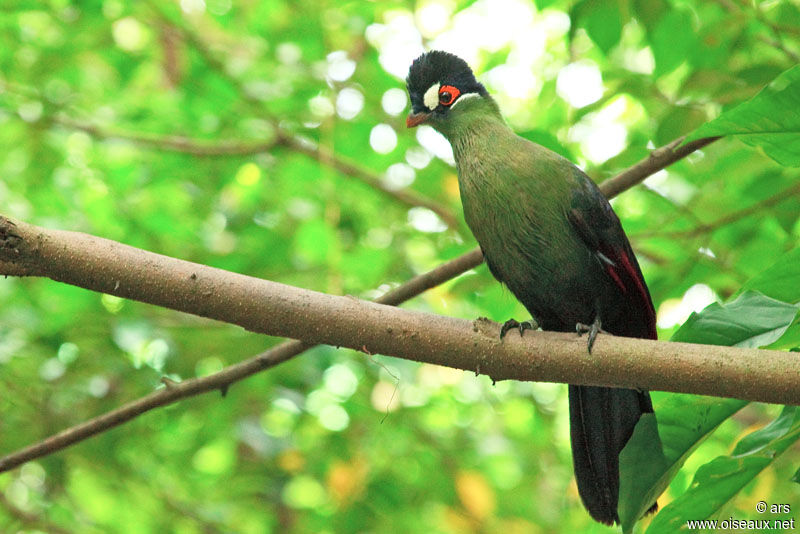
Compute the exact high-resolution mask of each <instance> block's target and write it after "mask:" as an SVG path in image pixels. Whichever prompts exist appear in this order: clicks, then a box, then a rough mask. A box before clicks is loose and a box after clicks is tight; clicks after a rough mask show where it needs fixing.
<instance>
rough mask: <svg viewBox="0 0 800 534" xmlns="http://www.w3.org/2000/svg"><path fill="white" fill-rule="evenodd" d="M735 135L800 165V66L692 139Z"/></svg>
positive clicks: (792, 164)
mask: <svg viewBox="0 0 800 534" xmlns="http://www.w3.org/2000/svg"><path fill="white" fill-rule="evenodd" d="M714 135H734V136H736V137H737V139H739V140H741V141H742V142H744V143H746V144H748V145H751V146H757V147H760V148H762V149H763V150H764V152H765V153H766V154H767V155H768V156H769V157H771V158H772V159H774V160H775V161H777V162H778V163H780V164H781V165H786V166H790V167H797V166H800V66H795V67H792V68H791V69H789V70H787V71H785V72H783V73H782V74H781V75H780V76H778V77H777V78H775V79H774V80H773V81H772V83H770V84H769V85H768V86H767V87H765V88H764V89H762V90H761V92H759V93H758V94H757V95H756V96H754V97H753V98H751V99H750V100H748V101H746V102H743V103H742V104H739V105H738V106H736V107H735V108H733V109H730V110H728V111H726V112H725V113H723V114H722V115H720V116H719V117H717V118H716V119H714V120H713V121H711V122H709V123H708V124H706V125H704V126H702V127H700V128H699V129H697V130H696V131H695V132H694V133H693V134H692V135H691V136H690V138H689V139H690V140H691V139H698V138H700V137H709V136H714Z"/></svg>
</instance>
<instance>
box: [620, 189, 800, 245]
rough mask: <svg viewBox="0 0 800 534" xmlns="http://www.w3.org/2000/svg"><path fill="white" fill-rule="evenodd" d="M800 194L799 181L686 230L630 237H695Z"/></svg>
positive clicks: (645, 233) (648, 233) (646, 233)
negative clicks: (750, 203)
mask: <svg viewBox="0 0 800 534" xmlns="http://www.w3.org/2000/svg"><path fill="white" fill-rule="evenodd" d="M798 194H800V183H797V184H795V185H793V186H792V187H789V188H787V189H785V190H783V191H781V192H779V193H776V194H774V195H772V196H771V197H768V198H765V199H764V200H762V201H760V202H756V203H755V204H753V205H752V206H749V207H747V208H744V209H741V210H739V211H735V212H733V213H729V214H727V215H724V216H722V217H720V218H719V219H717V220H716V221H712V222H710V223H704V224H700V225H699V226H697V227H695V228H691V229H688V230H675V231H667V232H660V231H659V232H642V233H639V234H636V235H634V236H631V237H632V238H639V239H641V238H649V237H667V238H692V237H697V236H700V235H703V234H707V233H709V232H713V231H715V230H718V229H719V228H722V227H723V226H726V225H728V224H731V223H734V222H736V221H739V220H741V219H744V218H745V217H749V216H750V215H753V214H754V213H758V212H759V211H761V210H763V209H765V208H770V207H772V206H775V205H776V204H780V203H781V202H783V201H784V200H788V199H790V198H792V197H794V196H796V195H798Z"/></svg>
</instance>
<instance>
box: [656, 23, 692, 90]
mask: <svg viewBox="0 0 800 534" xmlns="http://www.w3.org/2000/svg"><path fill="white" fill-rule="evenodd" d="M692 28H693V24H692V16H691V14H690V13H689V12H688V11H684V10H679V9H672V10H671V11H669V12H667V14H666V15H664V16H663V17H661V19H660V20H659V21H658V23H657V24H656V26H655V29H654V30H653V32H652V33H651V34H650V35H649V39H650V47H651V48H652V50H653V57H654V58H655V60H656V69H655V73H654V74H655V75H656V76H661V75H662V74H667V73H669V72H672V71H673V70H675V69H676V68H677V67H678V66H679V65H680V64H681V63H683V62H684V61H685V60H686V58H687V57H688V56H689V55H690V52H691V51H692V48H693V45H694V44H695V37H694V31H693V29H692Z"/></svg>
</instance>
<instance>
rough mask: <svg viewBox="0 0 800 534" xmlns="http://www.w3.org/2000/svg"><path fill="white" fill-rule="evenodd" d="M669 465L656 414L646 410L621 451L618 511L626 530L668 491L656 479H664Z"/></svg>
mask: <svg viewBox="0 0 800 534" xmlns="http://www.w3.org/2000/svg"><path fill="white" fill-rule="evenodd" d="M669 467H670V462H669V460H668V459H667V458H666V457H665V456H664V450H663V447H662V445H661V439H660V438H659V436H658V425H657V423H656V416H655V415H654V414H651V413H647V414H644V415H642V416H641V417H640V418H639V422H638V423H636V428H634V430H633V435H631V439H630V440H628V443H626V444H625V448H623V449H622V452H621V453H620V455H619V486H620V487H619V504H618V505H617V512H618V513H619V518H620V523H621V525H622V531H623V532H626V533H627V532H631V531H632V530H633V525H634V524H635V523H636V521H638V519H639V518H640V517H642V515H644V513H645V512H647V510H648V508H650V506H651V505H652V504H653V503H654V502H655V501H656V499H657V498H658V496H659V495H660V494H661V492H662V491H664V488H665V487H666V485H664V487H661V486H660V484H653V483H652V481H654V480H655V481H658V480H661V479H662V478H663V475H664V473H666V472H667V471H668V470H669ZM668 482H669V481H667V483H668Z"/></svg>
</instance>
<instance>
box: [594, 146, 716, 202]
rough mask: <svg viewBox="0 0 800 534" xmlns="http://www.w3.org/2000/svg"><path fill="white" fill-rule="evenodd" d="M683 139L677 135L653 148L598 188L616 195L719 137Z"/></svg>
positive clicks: (609, 195)
mask: <svg viewBox="0 0 800 534" xmlns="http://www.w3.org/2000/svg"><path fill="white" fill-rule="evenodd" d="M684 139H685V137H679V138H678V139H675V140H674V141H672V142H671V143H669V144H667V145H664V146H662V147H661V148H657V149H655V150H653V151H652V152H651V153H650V156H648V157H647V158H645V159H643V160H642V161H640V162H639V163H637V164H636V165H634V166H633V167H630V168H628V169H626V170H625V171H623V172H621V173H620V174H618V175H617V176H615V177H614V178H612V179H611V180H606V181H605V182H603V183H602V184H600V189H601V190H602V191H603V193H604V194H605V195H606V196H607V197H609V198H611V197H614V196H617V195H618V194H619V193H621V192H622V191H625V190H626V189H629V188H630V187H633V186H634V185H635V184H637V183H639V182H640V181H642V180H643V179H644V178H646V177H648V176H650V175H651V174H653V173H655V172H658V171H660V170H661V169H663V168H664V167H666V166H668V165H671V164H672V163H675V162H676V161H678V160H680V159H683V158H685V157H686V156H688V155H689V154H691V153H692V152H695V151H696V150H700V149H701V148H703V147H704V146H706V145H709V144H711V143H713V142H714V141H716V140H717V139H719V137H704V138H702V139H695V140H694V141H691V142H689V143H686V144H685V145H682V144H681V143H683V140H684Z"/></svg>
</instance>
